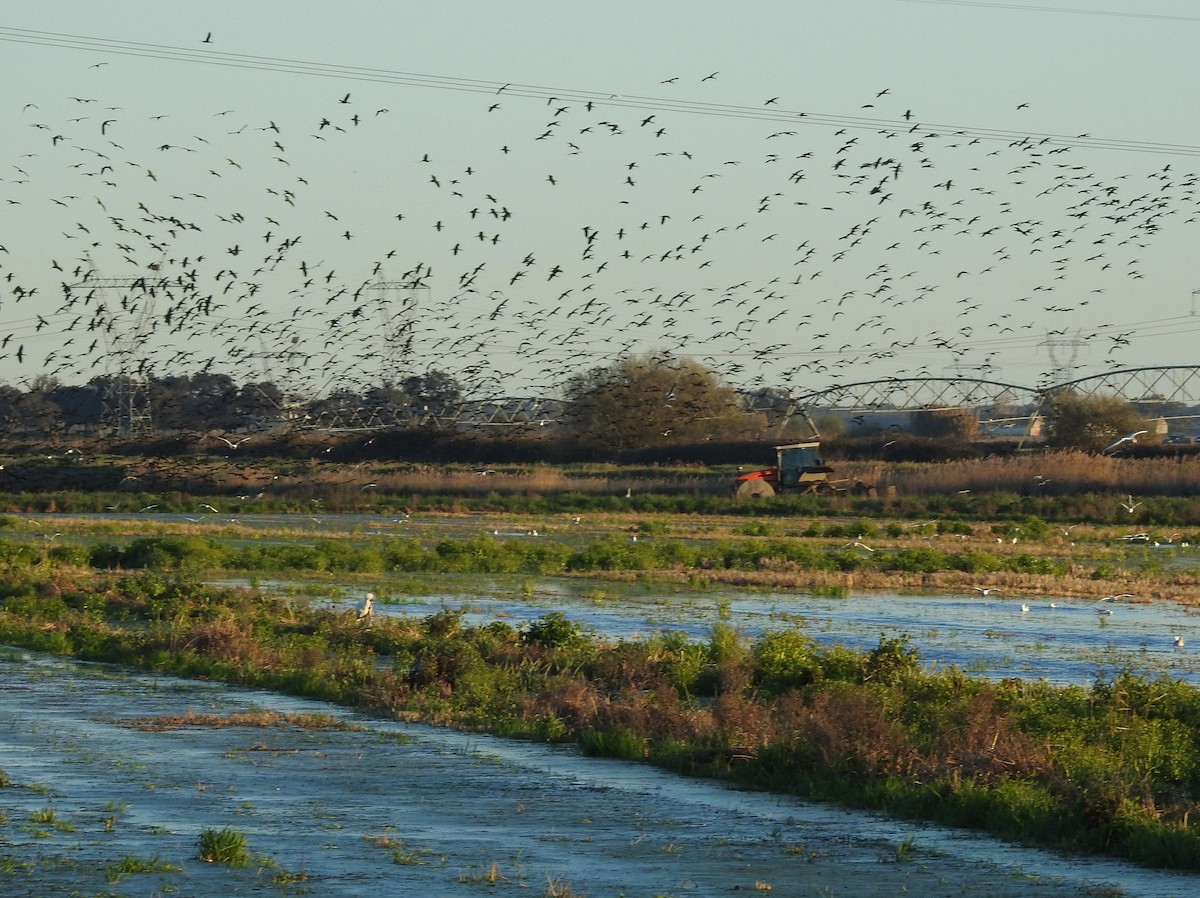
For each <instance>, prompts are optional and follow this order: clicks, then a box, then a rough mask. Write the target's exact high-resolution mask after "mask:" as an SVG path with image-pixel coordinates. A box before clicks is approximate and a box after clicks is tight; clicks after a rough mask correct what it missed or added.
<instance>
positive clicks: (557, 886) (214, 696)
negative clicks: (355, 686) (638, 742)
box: [0, 649, 1197, 898]
mask: <svg viewBox="0 0 1200 898" xmlns="http://www.w3.org/2000/svg"><path fill="white" fill-rule="evenodd" d="M248 710H258V711H263V710H269V711H277V712H282V713H290V714H295V713H313V712H320V713H323V714H329V715H333V716H335V717H336V718H337V719H339V720H341V721H343V722H345V723H349V724H354V725H356V726H357V727H358V728H355V729H346V730H336V729H302V728H296V727H252V726H228V727H213V726H207V727H188V728H181V729H165V730H146V729H139V728H135V727H134V726H132V723H133V722H134V721H135V719H137V718H144V717H149V716H155V715H175V714H185V713H194V714H211V715H228V714H232V713H235V712H244V711H248ZM0 769H2V770H3V771H4V772H5V774H6V776H7V780H8V785H7V786H5V787H4V788H0V810H2V816H0V821H2V822H0V895H13V896H17V895H20V896H27V895H35V894H46V895H49V894H63V895H66V894H87V895H92V894H103V895H106V896H109V895H111V896H125V895H130V896H132V895H166V894H180V895H234V894H273V895H279V894H316V895H333V896H342V895H345V896H354V895H374V894H422V895H431V896H469V895H480V894H493V895H502V894H512V895H517V894H525V895H529V894H534V895H550V894H553V895H570V894H574V895H589V896H593V898H595V896H614V898H615V896H620V895H627V896H658V895H670V896H682V895H690V894H697V895H717V894H724V893H727V892H730V891H741V890H745V891H767V890H768V889H769V890H771V891H773V892H774V893H776V894H781V895H813V896H857V898H869V896H884V895H887V896H894V895H899V894H903V893H910V894H922V895H925V896H928V898H933V896H943V895H944V896H950V895H979V896H984V895H986V896H1009V895H1011V896H1027V895H1046V896H1058V895H1114V896H1117V895H1120V896H1173V895H1179V896H1184V895H1192V894H1194V893H1195V888H1196V882H1197V880H1196V878H1195V877H1190V876H1183V875H1175V874H1166V873H1159V872H1154V871H1146V870H1140V869H1137V868H1132V867H1129V866H1127V865H1124V864H1119V863H1114V862H1108V861H1097V860H1086V859H1069V858H1066V859H1064V858H1059V857H1056V856H1053V855H1049V854H1046V853H1042V852H1038V851H1032V850H1027V849H1021V848H1014V847H1012V846H1006V845H1003V844H1000V843H997V842H995V841H993V840H990V839H986V838H981V837H977V836H974V835H969V834H961V833H950V832H946V831H944V830H941V829H938V828H935V827H927V826H918V825H907V824H901V823H895V822H891V821H886V820H882V819H880V818H876V817H873V816H870V815H866V814H861V813H853V812H847V811H841V810H838V809H835V808H829V807H826V806H821V805H812V804H806V803H803V802H799V801H795V800H791V799H786V798H778V797H773V796H766V795H761V794H747V793H740V792H736V791H732V790H729V789H725V788H723V787H721V786H720V785H718V784H714V783H709V782H701V781H689V780H684V779H680V778H677V777H674V776H671V775H667V774H662V773H659V772H657V771H654V770H652V769H649V768H646V767H642V766H638V765H632V764H627V763H623V762H617V761H607V760H597V759H589V758H583V757H581V756H579V755H578V754H577V753H576V752H574V751H573V750H570V749H565V748H548V747H545V746H538V745H529V744H523V743H513V742H507V741H503V740H495V739H490V738H486V737H480V736H474V735H464V734H459V733H453V732H448V731H442V730H436V729H432V728H428V727H421V726H411V725H403V724H398V723H393V722H386V721H379V720H372V719H366V718H361V717H357V716H355V715H353V714H350V713H348V712H344V711H341V710H339V709H337V708H333V707H330V706H326V705H322V704H319V703H316V702H309V701H301V700H296V699H291V698H285V697H279V696H275V695H272V694H268V693H263V692H257V691H251V690H241V689H233V688H229V687H226V686H221V685H215V684H211V683H198V682H192V681H184V680H179V679H174V678H167V677H156V676H150V675H145V674H141V673H131V672H127V671H122V670H118V669H114V668H110V667H106V666H101V665H85V664H79V663H76V662H72V661H67V660H62V659H57V658H51V657H47V656H41V655H36V654H30V653H28V652H23V651H20V650H11V649H9V650H0ZM225 828H229V829H231V830H234V831H236V832H238V833H241V834H244V836H245V838H246V841H247V845H248V848H249V850H250V852H251V855H252V857H253V860H252V861H251V863H250V864H249V865H248V866H246V867H244V868H240V869H239V868H230V867H227V866H225V865H222V864H213V863H205V862H202V861H200V860H198V859H197V845H198V839H199V837H200V834H201V832H202V831H204V830H206V829H209V830H212V829H215V830H221V829H225ZM135 869H140V870H143V871H144V872H129V871H132V870H135Z"/></svg>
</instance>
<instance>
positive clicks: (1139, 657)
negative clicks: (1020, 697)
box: [241, 578, 1200, 684]
mask: <svg viewBox="0 0 1200 898" xmlns="http://www.w3.org/2000/svg"><path fill="white" fill-rule="evenodd" d="M241 585H245V582H244V581H243V582H242V584H241ZM262 586H263V588H264V589H268V590H271V589H283V590H290V591H293V592H296V593H297V594H299V595H305V591H306V587H305V585H304V584H302V583H287V584H284V583H276V584H271V583H265V584H262ZM386 588H387V586H386V582H384V583H383V584H382V585H381V587H380V589H381V590H386ZM360 595H361V588H357V592H356V591H355V590H354V589H349V590H346V591H345V593H344V595H343V597H342V598H338V599H334V600H329V599H325V601H329V602H330V603H331V604H332V606H333V607H336V608H345V609H347V610H349V609H350V608H351V607H353V606H354V605H355V604H356V603H357V602H360V601H361V598H360ZM381 597H382V598H381ZM314 600H316V599H314ZM443 608H452V609H463V610H464V612H465V614H464V618H463V619H464V621H465V622H467V623H470V624H480V623H486V622H489V621H493V620H504V621H507V622H508V623H510V624H512V625H513V626H521V625H522V624H525V623H528V622H529V621H532V620H536V619H537V618H539V617H541V616H543V615H545V614H548V613H550V612H559V613H562V614H564V615H565V616H567V617H569V618H571V619H572V620H575V621H577V622H579V623H580V624H581V625H583V626H584V627H585V629H587V630H588V631H589V632H590V633H593V634H595V635H596V636H599V637H603V638H612V639H631V638H639V637H646V636H649V635H652V634H654V633H656V632H662V631H672V632H683V633H686V634H687V635H688V636H689V637H691V638H693V639H698V640H704V639H707V638H708V636H709V635H710V633H711V632H712V628H713V626H714V625H715V624H717V623H719V622H723V623H725V624H728V625H729V626H732V627H734V628H735V629H737V630H738V632H740V633H742V634H743V635H744V636H745V637H746V638H748V639H753V638H754V637H756V636H758V635H760V634H761V633H762V632H763V631H765V630H774V629H787V628H789V627H798V628H800V629H801V630H803V631H804V632H805V633H807V634H808V635H809V636H811V637H812V638H813V639H815V640H817V642H819V643H822V644H831V643H840V644H842V645H846V646H849V647H852V648H858V649H869V648H873V647H874V646H875V645H877V644H878V642H879V638H880V636H887V637H889V638H894V637H900V636H907V637H908V638H909V639H910V640H911V641H912V644H913V645H914V646H915V647H916V648H917V649H918V650H919V651H920V654H921V660H922V662H923V663H924V664H926V665H935V666H938V667H949V666H957V667H959V668H961V669H962V670H964V671H966V672H967V673H969V674H972V675H975V676H983V677H989V678H1002V677H1023V678H1033V679H1045V680H1047V681H1049V682H1052V683H1056V684H1071V683H1076V684H1088V683H1091V682H1093V681H1094V680H1095V679H1096V677H1097V676H1109V675H1111V674H1113V673H1118V672H1120V671H1122V670H1130V671H1134V672H1136V673H1140V674H1145V675H1149V676H1156V675H1159V674H1170V675H1171V676H1174V677H1178V678H1180V679H1185V680H1189V681H1191V682H1195V683H1200V609H1197V608H1195V607H1189V606H1184V605H1177V604H1175V603H1172V602H1162V601H1157V602H1153V603H1142V602H1138V601H1137V597H1129V598H1121V599H1117V600H1112V601H1106V602H1099V603H1098V602H1092V601H1086V600H1078V599H1068V598H1063V597H1055V596H1044V597H1040V598H1038V599H1031V598H1029V597H1021V598H1005V597H1004V596H1002V595H995V594H992V595H988V596H982V595H978V594H975V593H973V594H971V595H962V594H945V595H936V594H930V595H911V594H899V593H887V592H876V593H860V594H852V595H850V596H847V597H846V598H822V597H814V596H811V595H804V594H802V593H768V592H754V593H747V592H739V591H734V590H726V589H717V588H713V589H708V590H704V591H689V590H687V589H682V588H679V589H676V588H672V587H670V586H663V585H639V584H627V583H614V582H611V581H589V580H570V581H562V580H549V579H548V580H537V581H534V580H531V579H529V578H523V579H520V580H504V579H492V580H490V581H487V582H486V583H483V584H482V585H480V582H479V581H478V580H477V581H476V582H475V584H474V585H473V586H472V587H471V588H470V589H465V588H460V587H458V586H456V584H455V581H454V579H453V578H447V585H446V587H445V588H441V589H436V590H431V591H429V592H428V593H427V594H412V595H390V596H389V594H387V593H386V592H384V591H381V592H380V593H378V594H377V595H376V603H375V613H376V614H386V615H410V616H414V617H424V616H426V615H429V614H433V613H436V612H438V611H440V610H442V609H443ZM1175 637H1179V638H1180V639H1181V640H1182V645H1177V644H1176V640H1175Z"/></svg>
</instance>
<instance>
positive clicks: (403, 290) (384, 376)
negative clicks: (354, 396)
mask: <svg viewBox="0 0 1200 898" xmlns="http://www.w3.org/2000/svg"><path fill="white" fill-rule="evenodd" d="M429 274H430V272H429V271H428V269H426V268H424V267H423V266H421V265H418V266H417V267H416V268H414V269H413V270H412V271H406V272H405V273H404V275H403V276H402V277H401V279H400V280H398V281H389V280H378V281H376V282H375V283H373V284H371V286H370V287H368V288H367V289H369V290H371V291H372V292H374V293H375V294H376V297H377V302H378V305H379V321H380V325H381V330H380V334H381V335H382V337H383V351H382V352H380V353H379V380H380V382H381V383H384V384H388V383H395V381H396V379H397V373H398V372H400V371H402V370H405V367H406V366H407V365H408V364H409V362H410V360H411V358H412V350H413V339H414V336H415V330H416V323H417V309H418V307H419V306H420V303H419V301H418V299H419V297H420V296H421V294H422V292H426V291H428V290H429V285H428V284H426V283H425V281H426V279H427V278H428V277H429Z"/></svg>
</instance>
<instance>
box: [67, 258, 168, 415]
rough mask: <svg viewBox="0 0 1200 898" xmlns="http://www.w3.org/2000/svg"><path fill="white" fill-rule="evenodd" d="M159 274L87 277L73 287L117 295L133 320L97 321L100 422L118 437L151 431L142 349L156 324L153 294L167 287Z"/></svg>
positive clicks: (145, 358)
mask: <svg viewBox="0 0 1200 898" xmlns="http://www.w3.org/2000/svg"><path fill="white" fill-rule="evenodd" d="M166 286H167V285H166V283H165V282H164V281H163V280H162V279H160V278H153V279H151V278H145V277H137V278H106V277H94V276H92V275H90V274H89V275H88V276H86V277H85V278H84V279H83V281H81V282H80V283H78V284H73V285H71V289H72V290H75V289H85V290H88V291H90V292H95V293H97V294H100V295H104V294H105V293H116V294H118V296H119V304H120V308H121V310H122V311H123V312H125V313H127V315H128V316H129V317H131V318H132V324H131V325H128V326H125V327H120V325H121V324H122V322H121V321H120V320H119V319H118V317H117V316H116V315H115V314H114V315H112V316H111V317H109V318H108V319H107V320H102V316H99V315H98V316H97V318H98V320H101V323H100V325H99V326H100V327H101V328H102V333H103V338H104V343H105V354H106V356H107V359H108V364H107V366H106V374H107V382H106V384H105V388H104V394H103V396H102V397H101V402H102V410H101V424H102V425H103V426H105V427H107V428H109V429H110V430H111V431H112V432H113V433H114V434H115V435H116V436H118V437H122V438H137V437H143V436H149V435H150V434H152V433H153V432H154V416H153V412H152V408H151V403H150V382H149V379H148V377H147V371H146V366H147V362H148V358H147V357H146V355H145V353H144V351H143V350H144V348H145V345H146V341H147V338H148V337H149V335H150V330H151V328H152V326H153V323H154V300H155V292H156V291H157V290H159V289H165V288H166Z"/></svg>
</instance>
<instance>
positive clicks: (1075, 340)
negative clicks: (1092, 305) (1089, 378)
mask: <svg viewBox="0 0 1200 898" xmlns="http://www.w3.org/2000/svg"><path fill="white" fill-rule="evenodd" d="M1040 345H1042V346H1045V347H1046V352H1047V353H1048V354H1049V356H1050V364H1051V365H1053V366H1054V370H1053V372H1052V373H1051V375H1050V380H1051V382H1053V383H1062V382H1064V381H1068V380H1073V379H1074V377H1075V361H1076V359H1078V358H1079V350H1081V349H1082V348H1083V347H1084V346H1086V345H1087V341H1086V340H1084V338H1083V331H1076V332H1075V336H1073V337H1068V336H1067V335H1066V334H1053V335H1051V334H1047V335H1046V339H1045V340H1043V341H1042V342H1041V344H1040Z"/></svg>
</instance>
